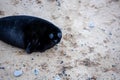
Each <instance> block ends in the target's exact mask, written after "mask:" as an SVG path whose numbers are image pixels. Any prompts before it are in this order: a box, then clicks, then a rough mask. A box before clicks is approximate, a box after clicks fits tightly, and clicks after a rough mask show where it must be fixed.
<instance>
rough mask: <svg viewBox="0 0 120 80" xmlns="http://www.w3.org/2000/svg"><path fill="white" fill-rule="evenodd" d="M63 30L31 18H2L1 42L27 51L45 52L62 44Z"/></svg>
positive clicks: (44, 21)
mask: <svg viewBox="0 0 120 80" xmlns="http://www.w3.org/2000/svg"><path fill="white" fill-rule="evenodd" d="M61 37H62V32H61V30H60V29H59V28H58V27H56V26H55V25H53V24H52V23H50V22H48V21H46V20H43V19H40V18H37V17H31V16H9V17H4V18H0V40H2V41H4V42H6V43H8V44H11V45H13V46H16V47H19V48H22V49H25V50H26V51H27V53H32V52H36V51H37V52H38V51H39V52H44V51H45V50H47V49H49V48H51V47H53V46H55V45H56V44H57V43H59V42H60V40H61Z"/></svg>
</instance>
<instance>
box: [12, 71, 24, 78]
mask: <svg viewBox="0 0 120 80" xmlns="http://www.w3.org/2000/svg"><path fill="white" fill-rule="evenodd" d="M22 74H23V72H22V70H15V71H14V76H15V77H20V76H21V75H22Z"/></svg>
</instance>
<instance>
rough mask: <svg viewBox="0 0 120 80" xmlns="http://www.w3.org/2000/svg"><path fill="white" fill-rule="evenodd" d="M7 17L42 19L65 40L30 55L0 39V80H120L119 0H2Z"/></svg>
mask: <svg viewBox="0 0 120 80" xmlns="http://www.w3.org/2000/svg"><path fill="white" fill-rule="evenodd" d="M9 15H32V16H37V17H40V18H44V19H46V20H48V21H51V22H52V23H54V24H55V25H57V26H59V27H60V28H61V30H62V32H63V38H62V40H61V42H60V44H58V45H57V46H55V47H54V48H52V49H49V50H47V51H46V52H44V53H40V52H37V53H33V54H27V53H26V52H25V51H24V50H22V49H19V48H16V47H13V46H10V45H8V44H6V43H3V42H2V41H0V80H120V0H0V17H4V16H9ZM1 68H4V69H1ZM35 69H37V71H38V73H37V74H36V75H35V72H34V70H35ZM15 70H22V71H23V74H22V75H21V76H20V77H15V76H14V75H13V73H14V71H15Z"/></svg>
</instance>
